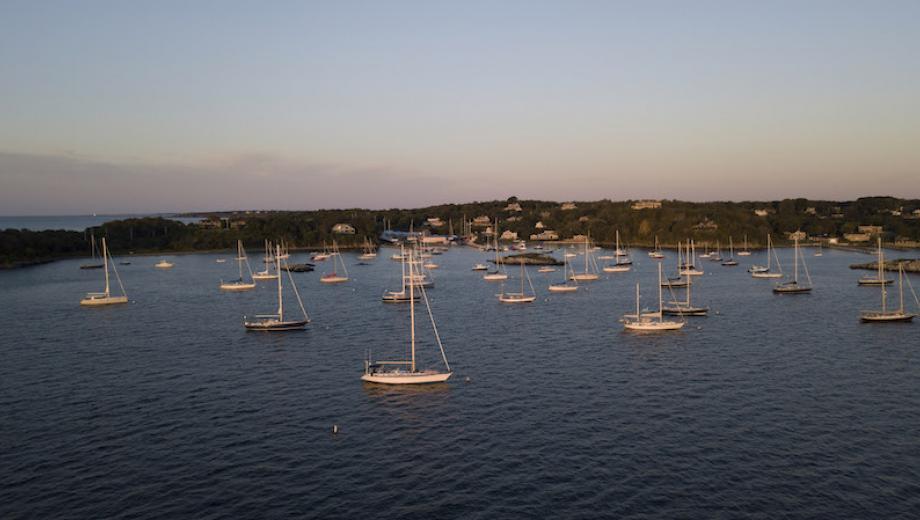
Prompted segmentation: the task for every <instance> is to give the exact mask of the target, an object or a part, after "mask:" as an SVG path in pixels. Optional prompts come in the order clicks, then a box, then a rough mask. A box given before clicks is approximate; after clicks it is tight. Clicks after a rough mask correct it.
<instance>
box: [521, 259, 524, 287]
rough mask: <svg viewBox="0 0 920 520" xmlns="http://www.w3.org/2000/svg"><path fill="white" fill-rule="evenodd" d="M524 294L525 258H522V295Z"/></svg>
mask: <svg viewBox="0 0 920 520" xmlns="http://www.w3.org/2000/svg"><path fill="white" fill-rule="evenodd" d="M523 295H524V259H523V258H522V259H521V296H523Z"/></svg>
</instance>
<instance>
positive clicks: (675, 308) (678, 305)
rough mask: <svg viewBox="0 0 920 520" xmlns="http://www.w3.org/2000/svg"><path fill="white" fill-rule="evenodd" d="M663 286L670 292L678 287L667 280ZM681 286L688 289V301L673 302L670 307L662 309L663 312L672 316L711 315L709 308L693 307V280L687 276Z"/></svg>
mask: <svg viewBox="0 0 920 520" xmlns="http://www.w3.org/2000/svg"><path fill="white" fill-rule="evenodd" d="M661 286H662V287H665V286H666V287H668V291H670V290H671V289H674V288H675V287H677V286H676V285H674V284H673V283H671V281H670V280H665V281H664V282H663V283H662V284H661ZM681 286H682V287H686V288H687V299H686V300H671V302H670V304H669V305H667V306H664V307H661V312H662V313H664V314H669V315H672V316H706V314H708V313H709V307H705V306H703V307H700V306H698V305H693V303H692V302H691V301H690V294H691V293H692V292H693V278H691V277H689V276H687V277H686V280H685V281H684V283H683V284H681Z"/></svg>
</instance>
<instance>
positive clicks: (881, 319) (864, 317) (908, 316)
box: [859, 238, 920, 323]
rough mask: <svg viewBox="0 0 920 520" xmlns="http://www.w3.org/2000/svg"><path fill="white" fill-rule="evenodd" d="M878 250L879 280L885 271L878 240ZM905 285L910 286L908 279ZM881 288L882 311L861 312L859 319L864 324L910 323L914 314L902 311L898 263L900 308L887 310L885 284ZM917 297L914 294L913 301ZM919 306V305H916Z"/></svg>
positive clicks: (901, 268)
mask: <svg viewBox="0 0 920 520" xmlns="http://www.w3.org/2000/svg"><path fill="white" fill-rule="evenodd" d="M878 249H879V259H878V260H879V261H878V276H879V278H880V279H881V278H882V277H883V276H884V274H883V273H884V269H885V267H884V266H885V259H884V256H883V255H882V239H881V238H879V239H878ZM907 283H908V284H910V279H908V280H907ZM880 287H881V288H882V309H881V310H878V311H862V312H860V313H859V319H860V320H861V321H863V322H865V323H892V322H904V321H911V320H913V319H914V316H915V315H914V314H913V313H909V312H907V311H906V310H905V309H904V265H903V264H901V263H900V262H898V294H899V301H900V306H899V307H898V308H897V309H895V310H889V309H888V288H887V287H886V286H885V284H880ZM910 290H911V293H913V290H914V288H913V287H911V288H910ZM916 298H917V295H916V294H914V299H915V300H916ZM918 306H920V304H918Z"/></svg>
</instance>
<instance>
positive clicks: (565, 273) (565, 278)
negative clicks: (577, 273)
mask: <svg viewBox="0 0 920 520" xmlns="http://www.w3.org/2000/svg"><path fill="white" fill-rule="evenodd" d="M569 269H570V267H569V259H568V258H566V257H563V258H562V283H554V284H550V286H549V292H575V291H577V290H578V283H569V280H570V278H569ZM541 272H542V270H541ZM573 274H574V273H573ZM573 281H574V280H573Z"/></svg>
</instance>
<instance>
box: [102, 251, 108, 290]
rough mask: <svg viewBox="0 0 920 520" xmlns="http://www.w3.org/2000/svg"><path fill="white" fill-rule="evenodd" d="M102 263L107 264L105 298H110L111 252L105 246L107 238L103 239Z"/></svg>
mask: <svg viewBox="0 0 920 520" xmlns="http://www.w3.org/2000/svg"><path fill="white" fill-rule="evenodd" d="M102 261H103V263H104V264H105V297H106V298H108V297H109V250H108V247H107V246H106V245H105V237H102Z"/></svg>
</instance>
